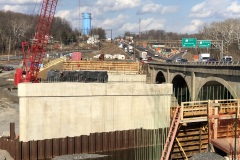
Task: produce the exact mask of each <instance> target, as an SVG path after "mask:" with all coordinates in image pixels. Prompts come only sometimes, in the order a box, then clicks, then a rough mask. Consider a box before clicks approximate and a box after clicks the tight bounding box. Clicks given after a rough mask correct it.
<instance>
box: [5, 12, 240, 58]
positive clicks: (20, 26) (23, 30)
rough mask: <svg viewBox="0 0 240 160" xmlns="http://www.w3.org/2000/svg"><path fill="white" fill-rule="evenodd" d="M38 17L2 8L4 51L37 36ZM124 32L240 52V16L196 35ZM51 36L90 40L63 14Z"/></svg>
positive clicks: (101, 33) (101, 35)
mask: <svg viewBox="0 0 240 160" xmlns="http://www.w3.org/2000/svg"><path fill="white" fill-rule="evenodd" d="M38 19H39V16H38V15H26V14H22V13H15V12H11V11H7V12H4V11H0V21H1V22H3V23H1V24H0V53H2V54H4V53H7V52H9V50H12V51H14V50H21V42H23V41H29V40H30V39H32V38H33V37H34V35H35V32H36V28H37V23H38ZM90 34H91V35H98V36H99V39H106V32H105V30H104V29H102V28H93V29H92V30H91V31H90ZM124 35H125V36H135V37H136V38H141V39H146V40H181V39H182V38H197V39H202V40H203V39H208V40H218V41H223V48H224V54H235V55H239V51H240V19H226V20H224V21H220V22H212V23H209V24H208V23H206V24H204V25H203V26H202V27H201V28H200V29H199V32H198V33H196V34H179V33H174V32H166V31H164V30H148V31H142V32H141V33H140V34H138V35H136V34H133V33H131V32H127V31H126V32H125V34H124ZM51 36H52V37H53V39H54V41H59V42H60V43H62V44H65V45H68V44H71V43H74V42H77V41H78V39H79V38H80V37H82V38H83V39H86V37H84V35H81V31H79V30H77V29H73V28H72V26H71V24H70V22H69V21H67V20H66V19H63V18H60V17H55V18H54V22H53V24H52V30H51ZM119 37H120V36H119Z"/></svg>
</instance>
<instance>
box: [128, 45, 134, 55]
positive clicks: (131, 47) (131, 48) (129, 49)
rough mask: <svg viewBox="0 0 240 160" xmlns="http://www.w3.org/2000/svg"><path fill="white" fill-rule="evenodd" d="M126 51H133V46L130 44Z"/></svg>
mask: <svg viewBox="0 0 240 160" xmlns="http://www.w3.org/2000/svg"><path fill="white" fill-rule="evenodd" d="M128 52H129V53H133V46H131V45H129V46H128Z"/></svg>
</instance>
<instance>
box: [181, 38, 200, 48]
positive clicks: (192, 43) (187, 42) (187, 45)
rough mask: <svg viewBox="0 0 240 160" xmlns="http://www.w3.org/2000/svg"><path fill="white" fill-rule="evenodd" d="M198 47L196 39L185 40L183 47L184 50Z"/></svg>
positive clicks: (183, 40)
mask: <svg viewBox="0 0 240 160" xmlns="http://www.w3.org/2000/svg"><path fill="white" fill-rule="evenodd" d="M196 46H197V39H196V38H183V39H182V47H183V48H195V47H196Z"/></svg>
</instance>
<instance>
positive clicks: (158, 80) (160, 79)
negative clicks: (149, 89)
mask: <svg viewBox="0 0 240 160" xmlns="http://www.w3.org/2000/svg"><path fill="white" fill-rule="evenodd" d="M164 82H166V79H165V77H164V74H163V73H162V72H158V74H157V76H156V83H157V84H161V83H164Z"/></svg>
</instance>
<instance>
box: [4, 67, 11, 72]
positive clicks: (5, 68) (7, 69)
mask: <svg viewBox="0 0 240 160" xmlns="http://www.w3.org/2000/svg"><path fill="white" fill-rule="evenodd" d="M3 70H4V71H10V70H11V69H10V67H4V68H3Z"/></svg>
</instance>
